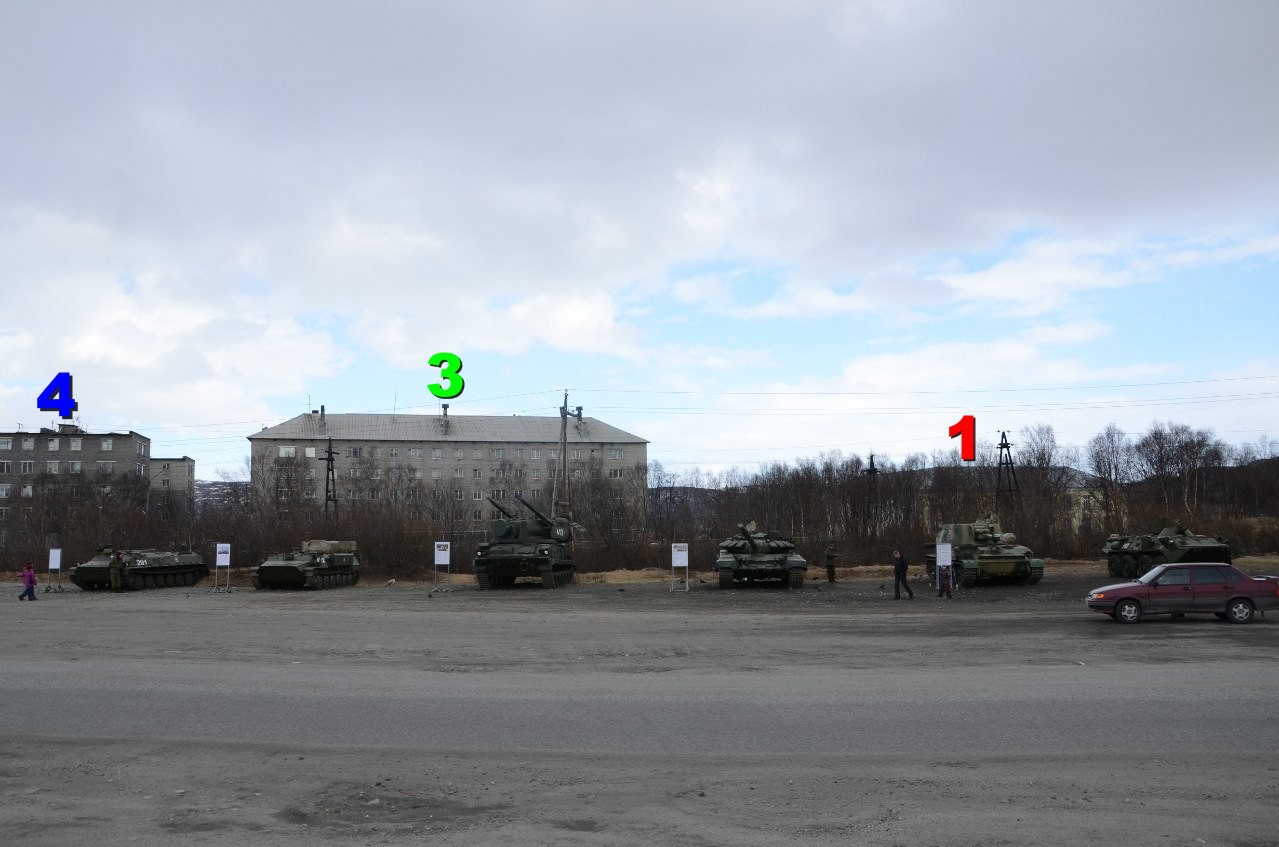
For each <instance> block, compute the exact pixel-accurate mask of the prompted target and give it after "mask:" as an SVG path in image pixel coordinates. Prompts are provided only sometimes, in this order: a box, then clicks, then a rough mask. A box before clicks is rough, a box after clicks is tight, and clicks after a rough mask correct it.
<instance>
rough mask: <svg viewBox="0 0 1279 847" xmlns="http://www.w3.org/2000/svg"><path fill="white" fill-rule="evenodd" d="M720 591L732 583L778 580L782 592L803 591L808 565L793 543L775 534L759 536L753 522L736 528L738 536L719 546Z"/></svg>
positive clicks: (716, 566) (716, 567)
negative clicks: (785, 590) (784, 589)
mask: <svg viewBox="0 0 1279 847" xmlns="http://www.w3.org/2000/svg"><path fill="white" fill-rule="evenodd" d="M715 569H716V571H718V573H719V587H720V588H732V587H733V582H734V581H739V582H754V581H756V580H766V579H776V580H780V581H781V584H782V586H783V587H784V588H803V587H804V574H805V572H806V571H807V570H808V562H806V561H805V560H804V557H803V556H801V555H799V553H797V552H796V551H795V542H793V541H790V540H788V539H785V538H782V536H781V534H780V533H778V532H760V531H758V530H757V529H756V528H755V522H754V521H751V522H750V523H746V524H738V525H737V534H736V535H734V536H733V537H732V538H728V539H726V540H724V541H721V542H720V543H719V554H718V555H717V556H716V557H715Z"/></svg>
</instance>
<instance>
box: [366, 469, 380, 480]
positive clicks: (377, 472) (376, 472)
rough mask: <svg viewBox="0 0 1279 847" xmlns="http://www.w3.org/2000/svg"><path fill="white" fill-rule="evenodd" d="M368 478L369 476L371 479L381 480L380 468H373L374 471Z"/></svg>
mask: <svg viewBox="0 0 1279 847" xmlns="http://www.w3.org/2000/svg"><path fill="white" fill-rule="evenodd" d="M369 476H370V477H371V478H373V479H381V478H382V469H381V468H374V469H373V472H372V473H370V474H369Z"/></svg>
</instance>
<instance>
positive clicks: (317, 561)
mask: <svg viewBox="0 0 1279 847" xmlns="http://www.w3.org/2000/svg"><path fill="white" fill-rule="evenodd" d="M249 579H251V580H252V581H253V587H254V588H336V587H338V586H340V585H355V584H356V583H357V582H359V581H360V559H359V556H357V555H356V552H355V542H354V541H323V540H319V539H313V540H310V541H303V542H302V548H301V549H300V550H294V551H293V552H291V553H274V554H272V555H270V556H268V557H267V559H266V561H264V562H263V563H262V564H260V565H258V566H257V567H256V568H252V569H251V570H250V571H249Z"/></svg>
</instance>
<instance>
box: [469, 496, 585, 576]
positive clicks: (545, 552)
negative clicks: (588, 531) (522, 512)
mask: <svg viewBox="0 0 1279 847" xmlns="http://www.w3.org/2000/svg"><path fill="white" fill-rule="evenodd" d="M515 499H516V500H519V501H520V502H521V503H523V504H524V507H525V508H526V509H528V510H529V511H530V512H532V514H533V517H532V519H528V518H517V517H516V516H515V515H514V514H512V513H511V512H510V511H509V510H507V509H506V508H505V507H503V506H502V505H501V504H500V503H498V502H497V501H496V500H494V499H493V498H492V497H490V498H488V501H489V502H490V503H492V504H493V506H494V508H496V509H497V510H498V512H499V513H501V515H502V517H501V518H499V519H498V520H495V521H493V540H492V541H486V542H484V543H482V544H480V546H479V549H478V550H477V551H476V553H475V581H476V583H477V584H478V585H479V587H480V590H481V591H487V590H489V589H491V588H508V587H510V586H512V585H514V584H515V581H516V580H517V579H521V578H531V579H538V580H541V582H542V585H544V586H546V587H547V588H556V587H558V586H561V585H567V584H568V583H570V582H572V581H573V579H574V578H575V576H576V574H577V569H576V567H575V566H574V564H573V551H572V550H571V549H570V548H569V542H570V541H572V540H573V522H572V521H571V520H570V519H569V518H566V517H554V518H548V517H547V516H546V515H544V514H542V513H541V512H539V511H538V510H537V509H536V508H535V507H534V506H533V505H532V504H531V503H529V502H528V501H527V500H525V499H524V498H523V497H521V496H519V495H518V494H517V495H515Z"/></svg>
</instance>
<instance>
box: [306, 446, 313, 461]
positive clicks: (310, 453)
mask: <svg viewBox="0 0 1279 847" xmlns="http://www.w3.org/2000/svg"><path fill="white" fill-rule="evenodd" d="M306 457H307V458H308V459H314V458H315V448H314V447H308V448H306Z"/></svg>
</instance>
